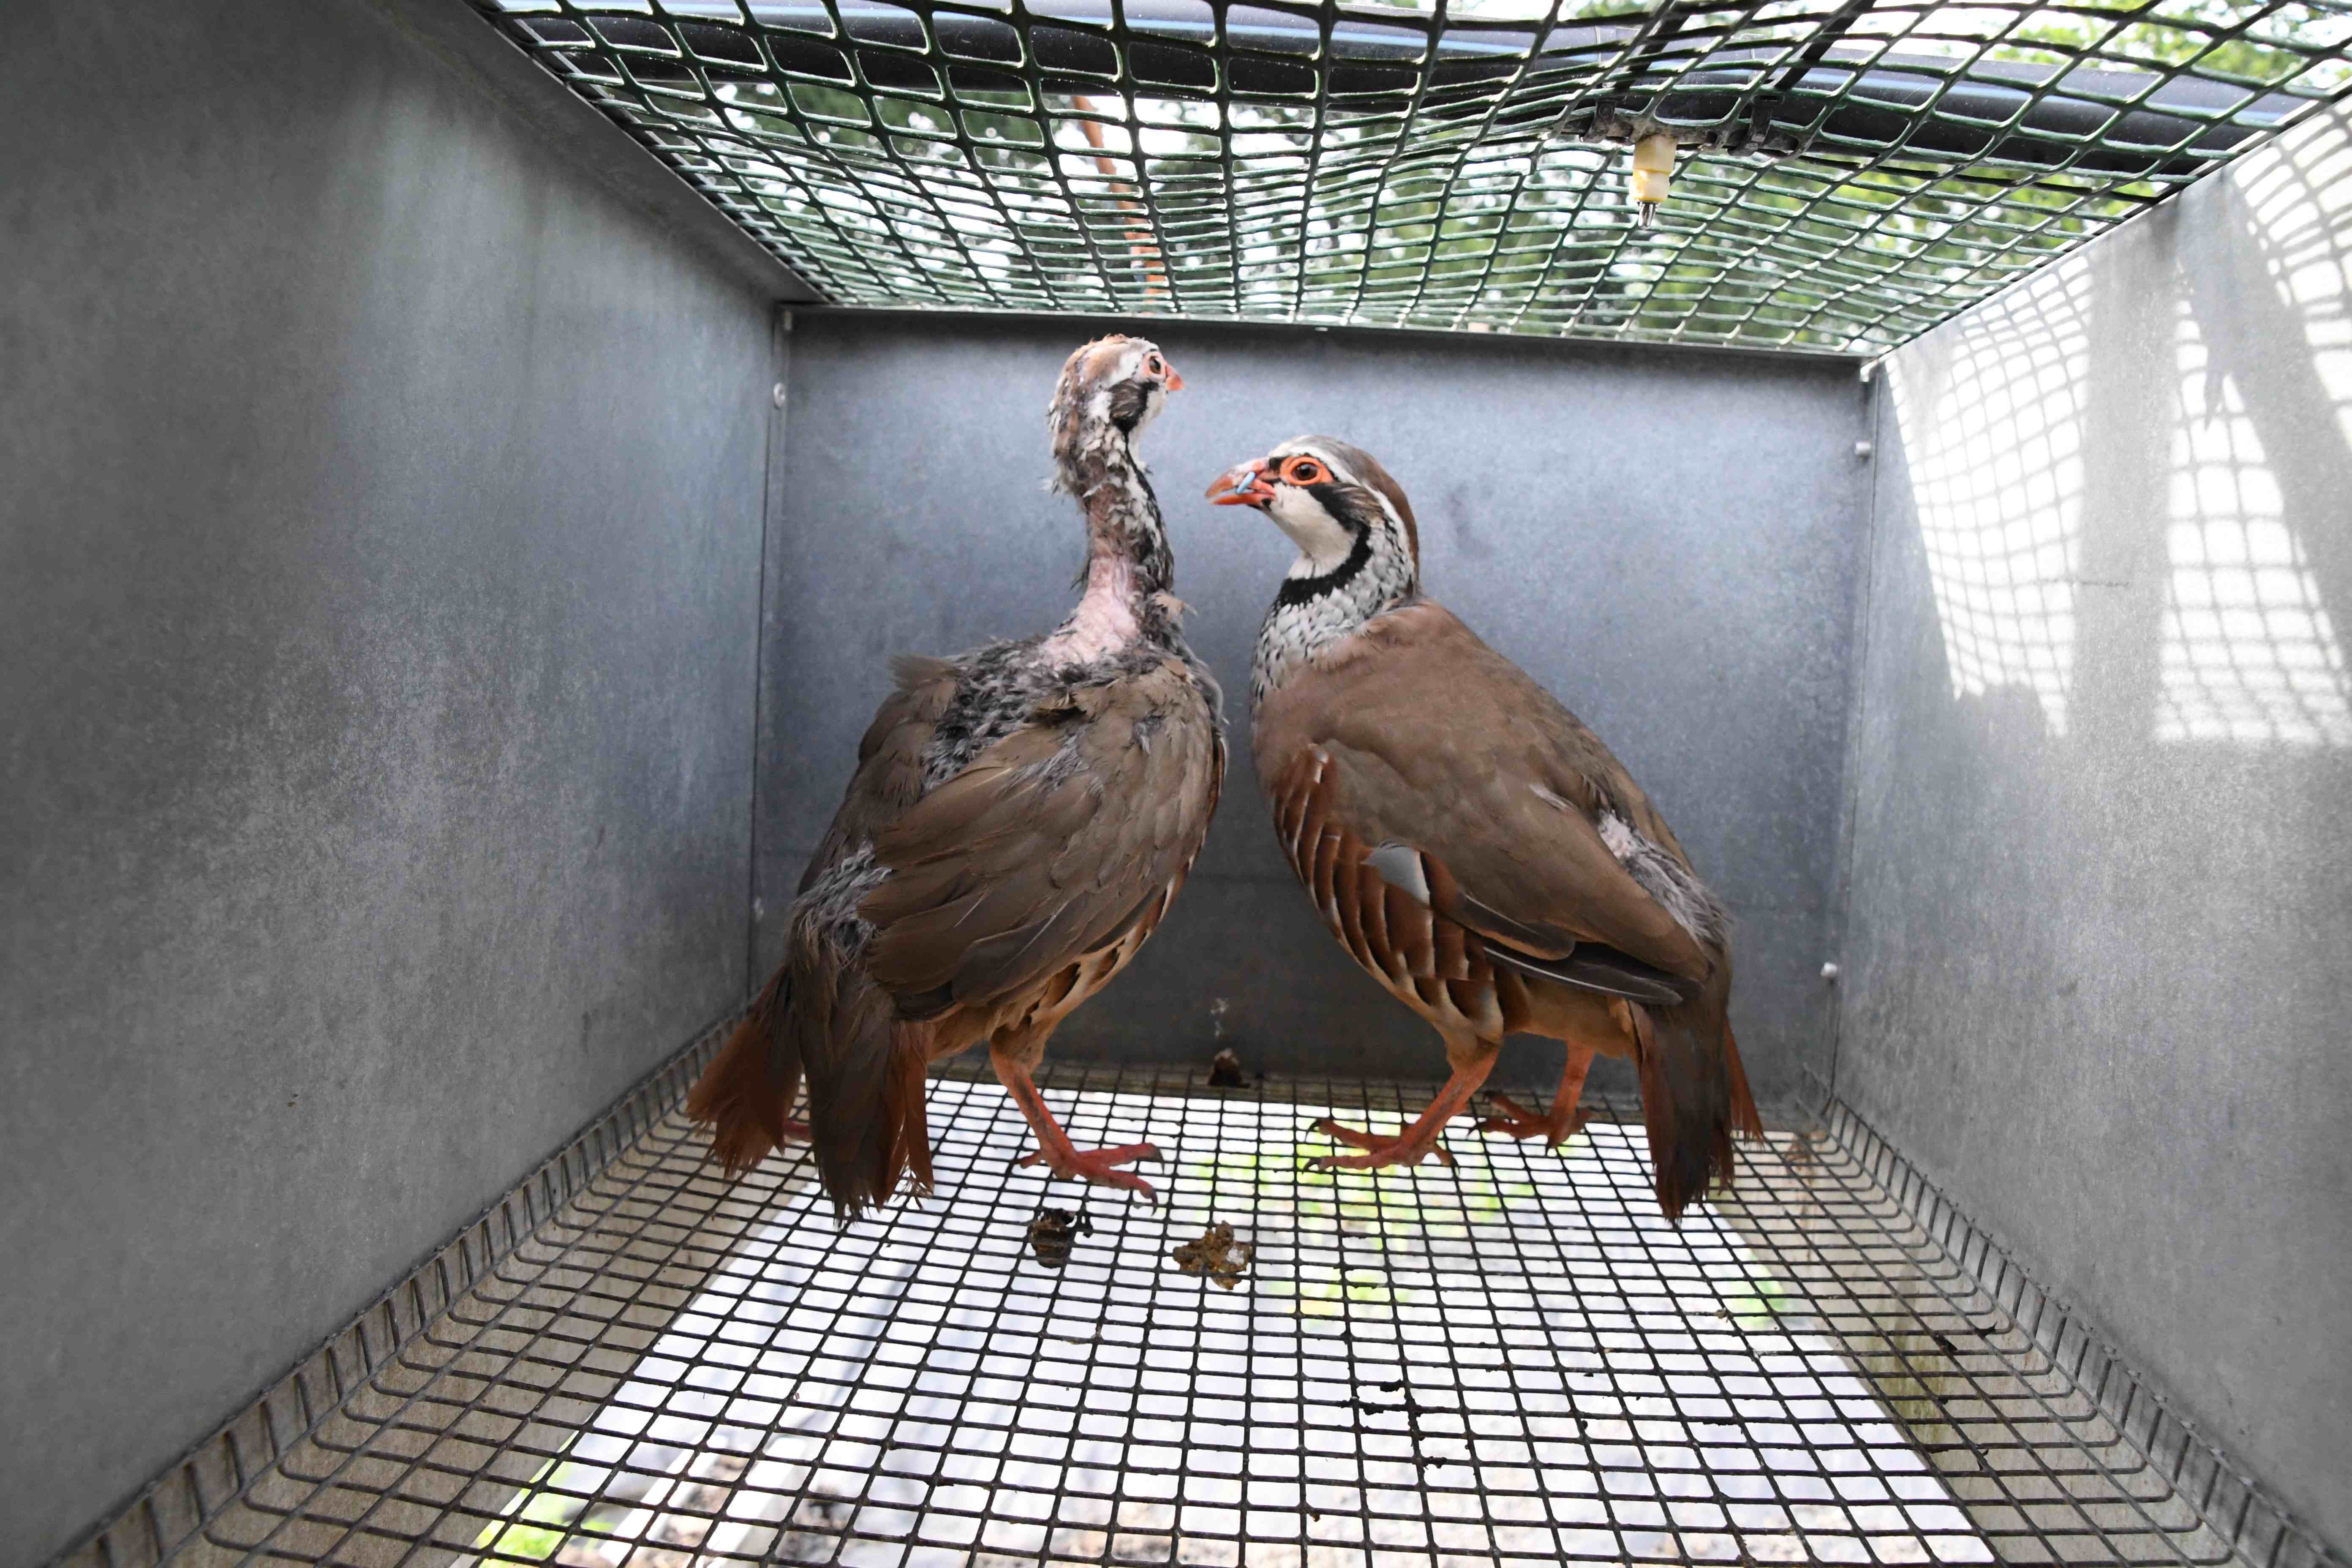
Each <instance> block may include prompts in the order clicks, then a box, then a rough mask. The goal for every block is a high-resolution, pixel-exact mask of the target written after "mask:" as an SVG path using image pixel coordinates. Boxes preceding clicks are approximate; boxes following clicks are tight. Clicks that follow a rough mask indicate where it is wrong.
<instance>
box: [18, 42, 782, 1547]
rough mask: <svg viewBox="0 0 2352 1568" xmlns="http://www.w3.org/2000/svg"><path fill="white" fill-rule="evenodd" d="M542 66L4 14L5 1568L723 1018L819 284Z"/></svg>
mask: <svg viewBox="0 0 2352 1568" xmlns="http://www.w3.org/2000/svg"><path fill="white" fill-rule="evenodd" d="M453 21H454V22H462V23H463V28H462V29H456V30H452V28H451V27H450V26H447V24H449V23H451V22H453ZM464 29H472V30H473V31H472V32H471V33H470V34H468V33H467V32H466V31H464ZM467 37H474V38H476V39H478V40H481V41H487V42H488V44H489V45H491V46H492V50H493V51H494V52H493V53H491V54H489V55H487V56H484V57H482V60H481V63H479V65H478V67H477V66H475V65H468V64H467V62H466V60H465V59H463V58H458V57H460V56H462V55H463V54H464V53H465V49H464V41H465V39H467ZM451 39H456V40H457V45H456V46H455V47H457V54H456V55H452V54H451V53H449V49H450V47H452V46H451V45H450V42H449V40H451ZM510 55H511V51H508V50H507V49H506V46H504V45H503V44H500V43H499V42H498V41H497V40H496V39H495V38H494V37H491V35H490V34H489V33H488V29H487V28H485V27H483V26H482V25H481V24H480V23H479V22H478V21H477V20H475V19H474V18H472V17H470V16H466V15H465V13H464V10H463V7H462V6H461V5H456V4H455V3H454V0H452V3H451V4H449V5H437V6H436V5H422V4H420V5H415V6H405V7H398V8H389V9H382V10H380V9H378V8H375V7H372V6H368V5H359V4H354V3H350V0H337V3H316V4H302V5H288V4H271V3H268V0H234V3H232V0H220V3H215V4H211V5H201V6H197V5H179V4H174V3H172V0H142V3H123V4H110V5H97V6H93V5H73V4H68V3H64V0H58V3H55V4H33V5H26V4H22V3H19V4H16V5H10V6H8V7H6V8H5V12H0V147H5V149H6V151H5V154H0V163H5V174H0V725H5V742H0V1194H5V1203H0V1258H5V1266H0V1323H5V1332H0V1411H5V1416H0V1562H5V1563H12V1564H14V1563H32V1562H35V1561H37V1560H40V1559H42V1558H44V1557H45V1556H46V1555H47V1553H48V1552H51V1551H52V1550H54V1549H56V1548H57V1547H58V1546H60V1545H62V1544H63V1543H64V1542H65V1540H66V1539H67V1537H68V1534H69V1533H70V1532H72V1531H77V1530H79V1528H81V1527H82V1526H84V1525H86V1524H87V1523H89V1522H90V1521H92V1520H93V1519H94V1518H95V1517H96V1516H97V1515H98V1514H99V1513H100V1510H102V1509H105V1508H106V1507H108V1506H109V1505H110V1504H111V1503H113V1502H114V1501H116V1500H118V1499H119V1498H120V1497H121V1495H122V1494H124V1493H125V1492H126V1491H127V1490H128V1489H131V1488H132V1487H134V1486H135V1485H137V1484H139V1483H141V1482H142V1481H143V1480H144V1479H146V1478H147V1477H148V1476H149V1475H150V1474H151V1473H152V1472H153V1471H154V1470H155V1469H156V1468H159V1467H160V1466H161V1465H163V1463H164V1462H166V1461H167V1460H169V1459H170V1458H173V1455H174V1454H175V1453H176V1452H177V1451H178V1450H179V1449H180V1448H181V1447H184V1445H186V1444H187V1443H189V1442H191V1441H193V1440H194V1439H195V1438H197V1437H199V1436H202V1435H203V1434H204V1433H205V1431H206V1430H208V1429H209V1428H210V1427H211V1426H213V1425H214V1424H215V1423H217V1422H218V1421H219V1420H220V1419H222V1418H223V1417H224V1416H225V1415H226V1414H228V1413H229V1412H230V1411H231V1410H233V1409H234V1408H236V1406H237V1405H240V1404H241V1403H243V1402H244V1401H245V1400H247V1399H248V1398H250V1397H251V1396H252V1394H254V1393H255V1392H256V1390H257V1388H258V1387H259V1386H260V1385H261V1384H263V1383H264V1382H265V1381H266V1380H268V1379H269V1378H271V1377H273V1376H274V1375H276V1374H277V1373H279V1372H281V1371H283V1370H284V1368H285V1367H286V1366H287V1365H288V1364H289V1363H291V1362H292V1361H293V1360H295V1359H296V1358H297V1357H298V1356H299V1355H300V1354H302V1353H304V1352H307V1351H308V1350H309V1349H310V1346H311V1345H312V1344H314V1343H315V1342H317V1341H318V1340H319V1338H320V1336H322V1335H323V1334H325V1333H327V1332H328V1331H331V1330H333V1329H336V1328H338V1327H340V1326H341V1323H342V1322H343V1321H346V1320H347V1319H348V1318H349V1317H350V1316H351V1315H352V1313H354V1312H355V1311H357V1310H359V1309H360V1308H362V1306H364V1305H365V1304H366V1303H367V1302H368V1301H369V1300H372V1299H373V1297H374V1295H375V1294H376V1293H377V1292H379V1291H381V1290H382V1289H384V1288H385V1286H386V1285H387V1284H388V1283H390V1282H391V1281H393V1280H394V1279H397V1278H398V1277H399V1276H400V1275H401V1274H403V1273H404V1271H406V1270H407V1269H408V1268H410V1267H411V1266H413V1265H414V1264H415V1262H416V1260H417V1259H418V1258H419V1257H420V1256H421V1255H422V1254H423V1253H425V1251H426V1250H427V1249H428V1248H430V1247H433V1246H435V1245H436V1244H438V1243H439V1242H440V1241H441V1240H442V1239H443V1238H445V1237H447V1236H448V1235H450V1234H451V1233H452V1232H453V1231H455V1230H456V1229H457V1227H458V1226H460V1225H461V1224H463V1223H464V1222H466V1221H467V1219H468V1218H469V1217H470V1216H471V1215H473V1214H474V1213H475V1212H476V1211H477V1210H478V1208H479V1207H480V1206H481V1205H484V1204H485V1203H487V1202H488V1201H489V1200H491V1199H492V1198H494V1197H495V1196H497V1195H498V1194H499V1193H501V1192H502V1191H503V1190H504V1189H506V1188H507V1187H509V1185H511V1184H513V1183H514V1182H515V1181H516V1180H517V1179H518V1178H519V1177H520V1175H521V1174H522V1173H524V1172H525V1171H526V1170H527V1169H528V1168H529V1167H530V1165H531V1164H532V1163H535V1162H537V1161H538V1160H540V1159H541V1158H543V1157H544V1156H545V1155H546V1154H547V1153H548V1152H550V1151H551V1149H553V1148H554V1147H556V1146H557V1145H558V1144H559V1143H560V1142H562V1140H563V1139H564V1138H565V1137H566V1136H568V1135H569V1134H570V1133H571V1132H572V1131H573V1130H575V1129H576V1128H577V1127H579V1126H580V1125H581V1124H582V1123H583V1121H586V1120H587V1119H588V1118H589V1117H590V1116H591V1115H593V1113H594V1112H595V1111H596V1110H598V1109H599V1108H600V1107H601V1106H603V1105H604V1104H605V1103H606V1102H608V1101H609V1100H612V1099H613V1098H614V1096H616V1095H618V1094H619V1093H620V1092H621V1091H622V1090H624V1089H625V1088H626V1087H627V1086H628V1085H629V1084H630V1083H631V1082H632V1081H633V1080H635V1079H637V1078H638V1077H639V1076H640V1075H642V1074H643V1073H644V1072H645V1071H646V1069H647V1068H650V1067H651V1066H652V1065H653V1064H654V1063H655V1062H656V1060H657V1059H659V1058H661V1057H662V1056H663V1055H664V1054H665V1053H666V1052H667V1051H669V1050H671V1049H673V1048H674V1047H677V1045H679V1044H680V1043H682V1042H683V1041H684V1040H685V1039H686V1038H687V1037H689V1036H690V1035H691V1034H692V1033H693V1032H694V1031H695V1030H697V1029H698V1028H699V1027H700V1026H703V1025H705V1024H706V1023H708V1022H709V1021H710V1020H711V1019H712V1018H713V1017H714V1016H717V1015H719V1013H721V1012H722V1011H723V1010H724V1009H726V1008H728V1007H730V1005H733V1004H735V1003H736V1002H737V1001H738V1000H739V999H740V996H741V994H742V992H743V980H744V935H745V920H746V904H747V900H748V898H749V886H750V876H749V864H748V856H749V842H748V841H749V836H750V829H751V821H750V798H751V789H750V770H751V733H752V708H753V701H754V697H753V692H754V682H755V679H756V675H755V668H754V664H755V655H754V639H755V617H756V615H757V606H758V594H759V588H758V584H759V572H760V556H761V504H762V501H761V486H762V482H763V471H764V463H765V458H766V451H765V444H766V439H767V429H768V423H769V417H770V410H769V396H768V392H769V387H770V385H771V383H772V380H773V369H772V351H771V347H770V342H769V331H768V315H769V309H768V304H767V298H766V296H767V295H769V294H771V293H774V292H779V291H781V289H782V285H781V284H779V283H776V282H775V281H773V280H774V279H781V276H782V275H781V274H779V273H774V272H773V271H772V269H770V281H767V282H763V281H762V280H761V268H760V267H759V266H758V265H757V264H756V263H755V262H750V261H747V260H746V259H745V258H743V257H742V256H740V254H739V255H736V256H734V257H733V258H728V257H726V256H725V255H724V254H723V252H724V249H725V247H724V245H723V243H722V244H719V245H718V246H717V247H716V248H713V247H705V246H703V245H701V244H700V243H699V242H698V241H696V240H694V239H693V238H692V237H691V233H690V231H692V230H693V229H694V228H695V226H696V220H695V217H694V215H692V214H691V213H687V214H684V215H682V216H678V217H677V219H676V221H670V220H667V219H665V218H663V217H661V216H657V215H656V214H654V213H651V212H648V211H647V210H646V208H645V206H644V205H643V204H642V203H641V202H640V201H639V200H637V199H636V197H635V195H632V193H631V187H630V182H631V180H632V179H634V178H635V175H634V174H631V172H630V171H629V170H628V169H627V168H626V167H625V166H623V165H625V158H617V157H608V158H607V166H606V167H604V168H602V169H599V168H597V167H593V166H592V165H593V164H594V163H595V162H596V160H595V159H588V160H585V161H583V160H582V159H577V158H574V157H572V156H571V155H569V154H567V153H562V152H559V151H557V150H555V149H554V148H553V147H552V146H551V142H550V139H549V138H550V129H549V127H550V125H551V124H560V123H562V117H563V115H564V113H565V112H566V108H565V106H569V108H570V109H571V110H576V111H577V115H576V116H575V118H574V120H573V121H572V123H575V124H576V123H578V122H579V118H580V117H584V120H585V121H586V122H587V124H586V127H585V128H586V129H587V130H589V131H592V132H597V133H599V134H601V135H602V136H604V137H605V138H607V139H608V140H607V142H605V143H604V145H606V146H607V147H608V150H609V149H617V150H618V153H619V154H625V157H627V158H637V159H639V160H641V161H642V160H643V154H641V153H636V152H635V150H634V149H633V148H631V147H630V145H629V143H628V142H626V139H625V138H624V137H622V136H621V135H620V134H619V133H618V132H614V131H612V130H611V129H610V128H609V127H606V126H604V125H603V124H602V122H601V121H598V120H597V118H596V117H595V116H594V114H593V111H591V110H586V109H585V108H584V107H581V106H579V105H576V104H574V103H572V100H570V99H568V98H567V97H565V96H564V95H563V94H562V92H561V90H560V89H555V88H553V86H552V84H548V93H549V95H550V98H549V100H548V101H545V102H541V103H540V104H539V105H538V106H537V107H536V108H531V107H530V106H528V105H526V106H524V107H520V108H519V107H517V106H516V105H514V104H511V103H507V102H502V101H499V100H498V99H497V98H496V96H495V94H494V93H493V92H491V91H490V90H489V87H490V85H491V80H492V79H493V78H495V77H496V76H497V75H498V73H499V64H500V60H501V59H502V58H506V57H508V56H510ZM509 63H511V64H512V65H514V66H516V67H518V68H520V70H521V71H523V72H525V73H528V76H529V79H530V80H532V81H537V80H539V79H541V78H540V76H539V73H537V71H536V68H534V67H530V66H529V65H528V64H527V63H525V62H522V61H521V60H520V58H519V57H514V58H512V59H511V61H510V62H509ZM485 71H487V72H488V73H489V75H488V76H485V75H484V74H483V72H485ZM509 78H511V73H509ZM550 116H551V117H552V119H549V118H546V117H550ZM595 140H596V138H595V137H593V136H592V137H591V138H590V141H591V142H595ZM599 156H605V155H604V154H600V155H599ZM616 169H617V172H615V171H616ZM656 173H658V171H656ZM660 178H661V179H662V180H663V181H664V182H667V183H668V184H672V185H674V184H675V182H674V181H671V180H670V178H669V176H667V175H666V174H663V175H661V176H660ZM646 188H650V187H646Z"/></svg>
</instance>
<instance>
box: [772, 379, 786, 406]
mask: <svg viewBox="0 0 2352 1568" xmlns="http://www.w3.org/2000/svg"><path fill="white" fill-rule="evenodd" d="M768 401H769V402H771V403H772V404H774V405H776V406H777V407H779V408H782V406H783V405H784V384H783V383H782V382H781V381H780V382H778V383H776V384H775V385H774V387H773V388H772V389H771V390H770V391H769V393H768Z"/></svg>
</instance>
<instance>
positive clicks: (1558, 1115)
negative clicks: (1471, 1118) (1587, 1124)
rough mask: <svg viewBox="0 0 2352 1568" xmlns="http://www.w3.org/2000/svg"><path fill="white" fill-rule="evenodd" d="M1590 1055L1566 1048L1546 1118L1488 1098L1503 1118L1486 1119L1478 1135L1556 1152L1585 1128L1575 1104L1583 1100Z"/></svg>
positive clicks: (1508, 1101)
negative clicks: (1528, 1141) (1527, 1141)
mask: <svg viewBox="0 0 2352 1568" xmlns="http://www.w3.org/2000/svg"><path fill="white" fill-rule="evenodd" d="M1593 1055H1594V1052H1593V1049H1592V1047H1591V1046H1576V1045H1571V1046H1570V1047H1568V1065H1567V1066H1566V1067H1564V1068H1561V1069H1560V1074H1559V1093H1558V1094H1555V1095H1553V1096H1552V1099H1551V1110H1550V1111H1549V1113H1548V1114H1544V1115H1538V1114H1537V1113H1536V1112H1535V1111H1532V1110H1528V1109H1527V1108H1526V1107H1524V1106H1522V1105H1520V1104H1519V1103H1518V1101H1517V1100H1513V1099H1511V1098H1510V1096H1508V1095H1505V1094H1497V1095H1495V1096H1492V1097H1491V1098H1492V1099H1493V1100H1494V1101H1495V1104H1496V1106H1497V1107H1499V1108H1500V1109H1501V1110H1502V1114H1501V1115H1500V1116H1489V1117H1488V1118H1486V1121H1481V1122H1480V1123H1478V1131H1481V1132H1501V1133H1506V1134H1507V1135H1509V1136H1510V1137H1513V1138H1540V1139H1542V1140H1543V1141H1544V1142H1546V1143H1548V1144H1549V1145H1550V1146H1551V1147H1552V1148H1554V1149H1557V1148H1559V1146H1560V1145H1561V1144H1563V1143H1565V1142H1568V1141H1569V1140H1570V1139H1571V1138H1573V1137H1575V1136H1576V1134H1577V1133H1578V1131H1580V1130H1581V1129H1582V1128H1583V1126H1584V1112H1582V1111H1581V1110H1578V1109H1577V1108H1576V1107H1577V1101H1578V1100H1582V1099H1583V1098H1584V1075H1585V1074H1586V1073H1588V1072H1591V1070H1592V1058H1593Z"/></svg>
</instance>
